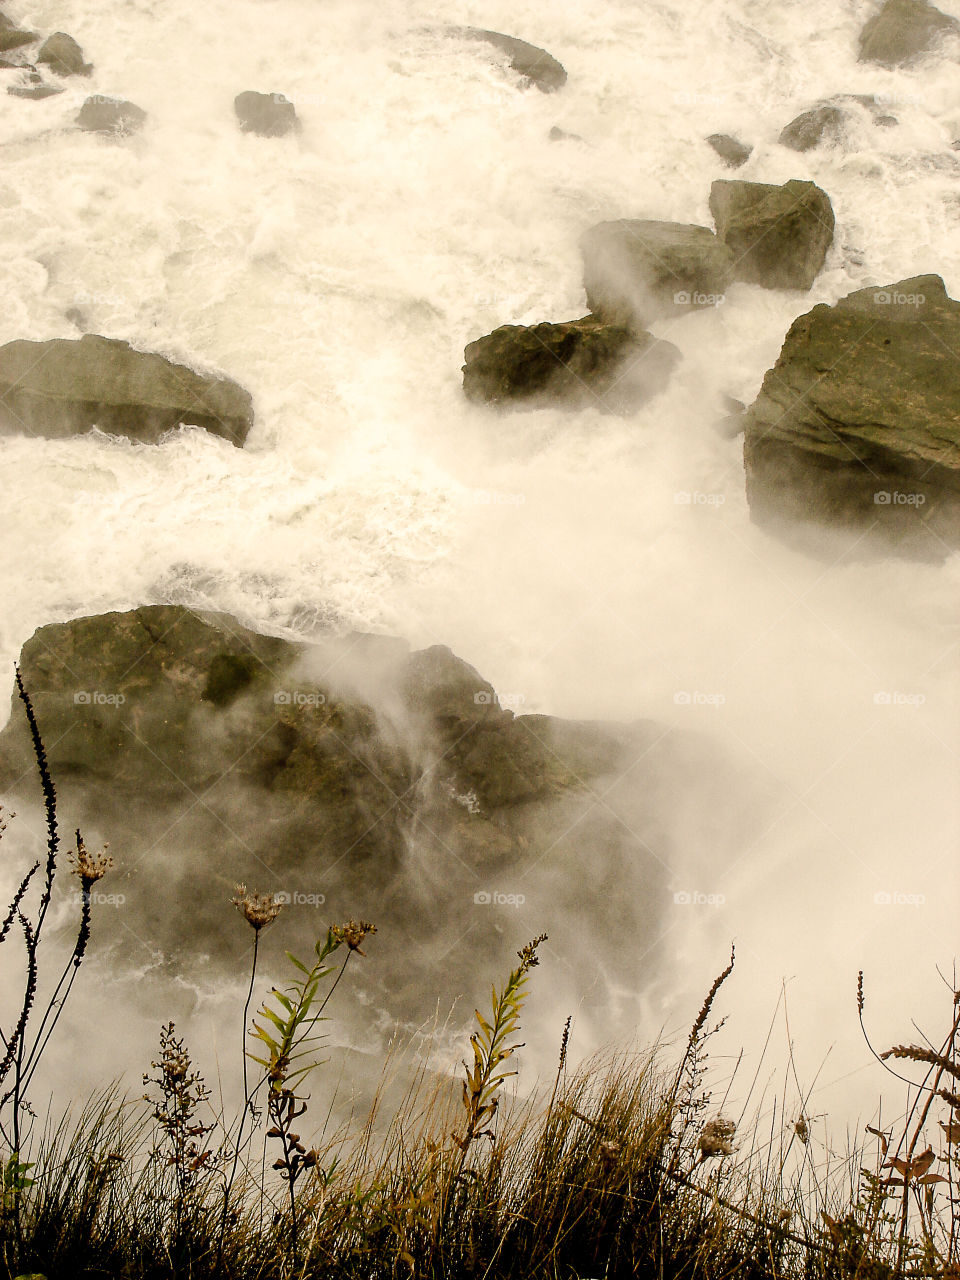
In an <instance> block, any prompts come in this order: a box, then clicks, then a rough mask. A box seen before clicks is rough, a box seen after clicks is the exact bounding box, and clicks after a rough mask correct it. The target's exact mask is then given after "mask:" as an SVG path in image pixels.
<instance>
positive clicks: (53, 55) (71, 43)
mask: <svg viewBox="0 0 960 1280" xmlns="http://www.w3.org/2000/svg"><path fill="white" fill-rule="evenodd" d="M37 62H42V63H44V64H46V65H47V66H49V68H50V70H51V71H53V72H54V73H55V74H56V75H58V76H89V75H90V74H91V73H92V71H93V65H92V64H91V63H89V62H84V60H83V50H82V49H81V48H80V46H79V45H78V44H77V42H76V40H74V38H73V36H68V35H67V34H66V32H64V31H56V32H54V34H53V35H52V36H49V37H48V38H47V39H46V40H45V41H44V42H43V45H42V46H41V49H40V52H39V53H38V54H37Z"/></svg>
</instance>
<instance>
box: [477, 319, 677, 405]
mask: <svg viewBox="0 0 960 1280" xmlns="http://www.w3.org/2000/svg"><path fill="white" fill-rule="evenodd" d="M464 359H465V361H466V363H465V364H464V366H463V390H464V394H465V395H466V397H467V399H468V400H472V401H474V402H476V403H480V404H490V405H495V406H498V407H500V408H524V409H531V408H545V407H553V406H557V407H560V408H564V409H583V408H591V407H593V408H598V409H601V410H604V411H606V412H610V413H629V412H631V411H632V410H634V409H636V408H638V407H639V406H640V405H642V404H643V403H644V402H645V401H647V400H649V399H650V398H651V397H652V396H655V395H657V394H658V393H659V392H660V391H662V390H663V389H664V387H665V386H666V385H667V383H668V382H669V380H670V375H671V373H672V371H673V368H674V366H675V365H676V363H677V362H678V360H679V359H680V353H679V351H678V350H677V349H676V347H674V346H673V345H672V344H671V343H669V342H662V341H658V340H657V339H655V338H654V337H653V336H652V335H651V334H649V333H645V332H637V331H636V330H634V329H630V328H627V327H625V326H622V325H613V324H607V323H605V322H604V321H603V320H601V319H598V318H597V317H596V316H592V315H591V316H584V317H583V319H581V320H572V321H568V322H566V323H561V324H550V323H547V322H545V323H543V324H536V325H529V326H525V325H503V326H501V327H500V328H499V329H495V330H494V331H493V333H490V334H487V335H486V336H485V337H483V338H478V339H477V340H476V341H475V342H471V343H470V344H469V345H468V346H467V348H466V350H465V351H464Z"/></svg>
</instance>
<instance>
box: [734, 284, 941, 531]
mask: <svg viewBox="0 0 960 1280" xmlns="http://www.w3.org/2000/svg"><path fill="white" fill-rule="evenodd" d="M958 350H960V302H956V301H954V300H953V299H951V298H949V297H948V296H947V294H946V290H945V289H944V286H943V281H942V280H941V279H940V277H939V276H934V275H929V276H919V277H916V278H913V279H909V280H901V281H899V282H898V283H896V284H891V285H885V286H883V287H873V288H869V289H860V290H857V292H856V293H851V294H849V295H848V296H847V297H846V298H843V299H841V301H840V302H838V303H837V304H836V306H832V307H831V306H826V305H824V304H822V305H820V306H817V307H814V308H813V310H812V311H810V312H808V313H807V314H806V315H803V316H800V318H799V319H798V320H796V321H795V322H794V323H793V325H792V326H791V328H790V331H789V332H788V333H787V336H786V338H785V340H784V343H783V349H782V350H781V352H780V356H779V358H778V360H777V363H776V365H775V366H774V367H773V368H772V369H771V370H770V371H769V372H768V373H767V375H766V377H765V378H764V380H763V386H762V388H761V391H760V394H759V396H758V397H757V399H756V401H755V402H754V403H753V404H752V405H751V406H750V408H749V409H748V411H747V414H746V421H745V440H744V462H745V465H746V477H747V497H748V499H749V503H750V512H751V516H752V518H753V519H754V520H755V521H756V522H757V523H759V524H763V525H765V526H768V527H771V528H773V529H775V530H776V531H778V532H783V533H786V534H788V535H789V536H791V537H799V538H800V539H801V540H804V541H806V542H810V541H811V535H814V534H815V533H816V531H817V529H818V528H819V527H823V526H832V527H834V528H837V527H839V528H846V529H848V530H852V531H853V532H854V534H855V536H856V537H857V538H858V540H859V539H861V538H862V539H863V540H864V541H865V542H866V541H870V542H872V541H875V540H876V539H877V538H880V539H882V540H883V541H884V542H888V541H892V542H893V543H894V544H895V545H897V546H898V547H899V548H901V549H902V550H904V551H906V552H908V553H909V554H914V553H918V554H923V555H941V554H943V553H944V552H945V551H946V550H948V549H950V548H956V547H957V546H960V363H958V361H957V359H956V356H955V354H954V353H955V352H956V351H958Z"/></svg>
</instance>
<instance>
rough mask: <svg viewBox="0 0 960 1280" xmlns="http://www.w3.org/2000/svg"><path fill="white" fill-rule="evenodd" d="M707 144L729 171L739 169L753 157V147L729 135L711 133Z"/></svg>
mask: <svg viewBox="0 0 960 1280" xmlns="http://www.w3.org/2000/svg"><path fill="white" fill-rule="evenodd" d="M707 142H708V143H709V144H710V146H711V147H712V148H713V149H714V151H715V152H716V153H717V155H718V156H719V157H720V159H721V160H722V161H723V163H724V164H725V165H726V166H727V167H728V168H729V169H739V168H740V167H741V165H745V164H746V163H747V161H748V160H749V159H750V157H751V156H752V155H753V147H748V146H747V144H746V143H745V142H741V141H740V140H739V139H738V138H734V137H731V135H730V134H729V133H711V134H710V136H709V137H708V138H707Z"/></svg>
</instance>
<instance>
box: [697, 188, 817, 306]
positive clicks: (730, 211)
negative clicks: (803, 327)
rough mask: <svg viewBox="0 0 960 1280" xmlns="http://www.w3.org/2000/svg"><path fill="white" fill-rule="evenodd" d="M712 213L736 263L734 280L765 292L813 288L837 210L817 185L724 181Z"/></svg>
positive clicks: (712, 196) (712, 202) (714, 197)
mask: <svg viewBox="0 0 960 1280" xmlns="http://www.w3.org/2000/svg"><path fill="white" fill-rule="evenodd" d="M710 212H711V213H712V214H713V216H714V220H715V222H716V225H717V235H718V236H719V238H720V239H721V240H722V241H723V243H724V244H725V245H726V246H727V247H728V249H730V250H731V251H732V254H733V257H734V259H735V266H734V268H733V275H734V278H735V279H737V280H743V281H746V282H747V283H750V284H759V285H763V287H764V288H766V289H803V290H807V289H810V287H811V286H812V285H813V282H814V280H815V279H816V277H817V275H818V274H819V272H820V270H821V268H822V267H823V264H824V262H825V260H826V256H827V251H828V249H829V248H830V246H831V245H832V244H833V230H834V216H833V206H832V205H831V204H830V198H829V196H828V195H827V194H826V192H825V191H821V189H820V188H819V187H818V186H816V185H815V184H814V183H812V182H800V181H796V180H792V181H790V182H785V183H784V184H783V186H781V187H775V186H770V185H768V184H767V183H761V182H741V181H738V180H736V179H731V180H725V179H719V180H718V181H716V182H714V184H713V185H712V187H711V188H710Z"/></svg>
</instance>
